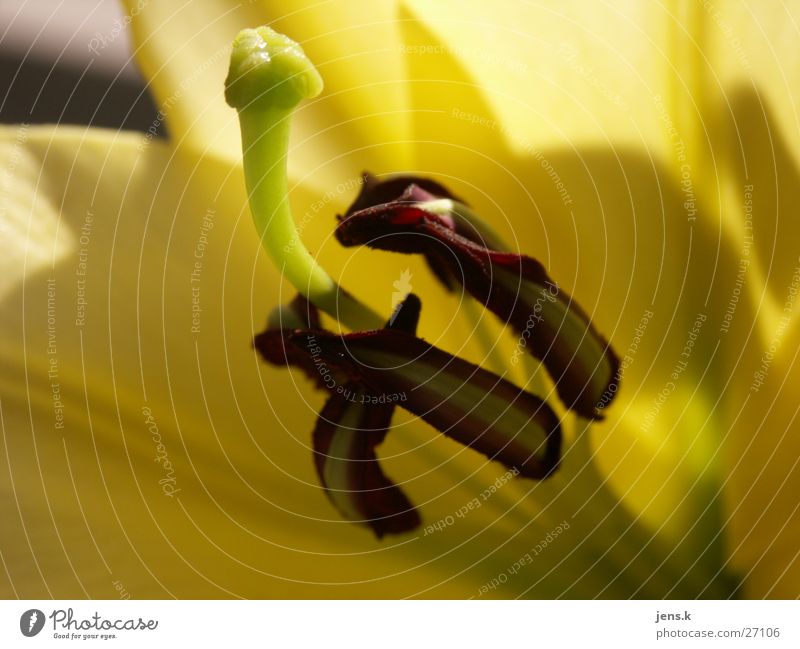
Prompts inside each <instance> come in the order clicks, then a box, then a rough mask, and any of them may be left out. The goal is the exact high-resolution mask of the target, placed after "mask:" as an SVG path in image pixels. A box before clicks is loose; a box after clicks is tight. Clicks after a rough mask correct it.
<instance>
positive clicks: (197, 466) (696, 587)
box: [0, 0, 800, 599]
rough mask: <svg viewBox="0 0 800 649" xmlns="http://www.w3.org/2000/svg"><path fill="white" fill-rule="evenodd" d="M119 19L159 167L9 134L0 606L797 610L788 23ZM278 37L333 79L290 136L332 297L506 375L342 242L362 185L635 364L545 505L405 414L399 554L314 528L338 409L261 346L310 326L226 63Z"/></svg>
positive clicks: (618, 9) (640, 13) (506, 5)
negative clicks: (412, 199) (338, 228)
mask: <svg viewBox="0 0 800 649" xmlns="http://www.w3.org/2000/svg"><path fill="white" fill-rule="evenodd" d="M128 5H129V11H130V12H131V14H134V13H135V14H136V15H135V16H133V22H132V29H133V31H134V36H135V38H136V43H137V45H136V56H137V59H138V61H139V63H140V65H141V67H142V69H143V71H144V72H145V74H146V76H147V77H148V78H149V80H150V83H151V89H152V91H153V93H154V96H155V98H156V103H157V105H158V106H159V107H160V111H161V113H160V114H159V119H165V120H166V123H167V126H168V128H169V132H170V139H169V141H168V142H162V141H159V140H156V139H153V138H151V137H149V136H147V135H144V136H143V135H141V134H133V133H117V132H108V131H102V130H97V129H84V128H77V127H33V126H31V127H26V126H24V125H21V126H17V127H4V128H3V129H2V141H1V142H0V170H2V171H0V183H1V185H0V217H2V223H3V233H4V236H3V240H4V243H5V248H4V254H3V256H2V258H3V261H2V264H3V273H2V275H1V276H0V297H2V300H3V316H2V325H1V328H0V332H1V333H2V335H0V355H1V356H0V358H2V364H3V374H2V379H1V380H2V391H1V392H0V399H1V400H0V407H1V409H0V414H2V430H3V446H2V449H3V454H4V456H5V457H4V460H5V461H4V462H3V466H5V467H6V470H5V471H4V472H3V479H2V480H3V482H2V489H3V498H2V501H1V502H2V518H3V521H4V524H3V527H2V531H1V532H0V551H1V552H2V563H3V568H4V570H3V573H2V574H3V577H2V581H0V583H2V584H3V586H2V588H3V590H2V593H3V594H4V595H6V596H14V595H16V596H20V597H24V598H30V599H35V598H41V597H48V596H53V597H65V598H70V597H81V596H86V597H94V598H105V597H109V598H110V597H115V596H117V595H118V594H119V593H120V592H123V591H124V592H125V593H129V594H130V595H131V596H132V597H166V596H175V597H186V598H188V597H410V596H424V597H472V596H506V597H516V596H527V597H559V596H569V597H595V596H601V597H602V596H605V597H611V596H617V597H628V596H642V597H643V596H648V595H653V596H665V595H666V596H670V595H683V596H703V595H706V596H707V595H719V594H720V593H721V592H724V589H721V587H720V585H719V584H718V583H717V582H716V581H714V582H713V583H712V581H713V580H712V578H713V576H714V573H715V572H716V571H717V570H718V569H719V568H722V567H723V566H724V568H725V572H726V573H727V574H729V575H735V576H736V577H737V578H739V579H741V580H742V583H743V591H742V593H740V594H743V595H745V596H750V597H796V596H798V594H800V593H798V591H797V583H800V564H798V561H797V550H796V548H797V547H798V541H800V538H798V537H799V536H800V522H798V514H797V512H798V505H799V504H800V500H798V496H797V494H798V493H800V484H798V483H800V478H799V477H798V472H797V470H796V465H797V457H798V450H800V438H799V437H798V426H797V424H796V423H795V415H796V409H797V406H796V405H795V404H796V398H795V395H794V389H793V385H794V384H796V381H797V378H798V369H797V364H796V362H795V358H796V353H795V350H796V349H797V344H798V342H799V341H798V336H799V334H798V328H797V326H796V318H795V311H796V308H797V305H796V299H795V297H796V292H797V289H798V283H799V282H800V270H798V267H800V260H798V254H799V251H798V248H797V245H796V243H795V241H796V228H794V226H793V222H792V219H793V213H792V211H791V210H792V207H793V198H794V195H793V194H794V192H795V189H794V188H795V187H796V186H797V174H796V165H797V162H798V161H797V160H796V153H794V152H795V151H798V150H800V148H798V144H800V129H798V127H797V120H796V114H795V111H796V97H795V94H796V92H797V91H796V90H795V87H794V85H793V84H792V83H791V79H793V78H794V76H796V72H797V66H798V58H797V56H796V54H795V52H794V48H795V43H796V24H797V19H798V18H800V16H798V14H800V10H798V9H797V8H794V9H791V10H790V9H789V8H786V7H781V8H780V9H774V8H771V7H768V6H766V4H765V3H762V4H756V3H751V5H750V6H741V5H740V4H735V3H732V2H730V3H729V2H722V1H721V0H720V2H718V3H710V2H704V3H700V2H689V1H688V0H687V1H682V2H678V1H676V2H672V3H668V4H667V5H666V6H661V5H653V4H646V5H645V4H642V3H636V2H624V1H622V0H620V1H619V2H616V3H614V4H613V5H612V6H607V5H598V6H594V5H592V4H590V3H575V4H574V5H569V6H566V7H565V6H562V5H563V3H556V2H553V3H544V4H542V3H539V4H537V5H535V6H530V5H526V4H523V3H516V2H503V3H500V4H497V3H492V4H491V5H489V6H487V4H486V3H485V2H477V1H476V2H472V1H470V2H456V1H455V0H452V1H449V0H446V1H441V2H437V3H423V2H416V1H409V2H406V3H403V4H402V5H400V4H396V3H394V2H389V1H385V2H361V1H358V2H351V3H346V5H345V6H346V8H344V7H343V5H344V3H334V2H327V3H307V6H306V3H303V4H302V5H298V4H297V3H292V4H291V6H290V5H289V3H278V2H248V3H235V2H229V1H225V0H216V1H211V0H204V1H203V2H200V1H199V0H196V1H194V2H189V3H186V4H185V5H183V6H181V7H180V8H176V7H175V6H169V5H168V3H155V2H153V3H148V4H147V5H146V6H145V7H144V8H143V9H142V10H141V11H139V9H138V7H139V3H138V2H137V1H136V0H130V2H129V3H128ZM264 23H268V24H270V25H271V26H272V27H273V28H275V29H276V30H278V31H280V32H283V33H286V34H289V35H290V36H291V37H292V38H293V39H295V40H296V41H298V42H300V43H301V44H302V45H303V47H304V49H305V51H306V53H307V54H308V55H309V57H310V58H311V60H312V61H314V63H315V64H316V65H317V67H318V69H319V71H320V72H321V74H322V76H323V77H324V79H325V83H326V90H325V92H324V93H323V94H322V95H321V96H320V97H319V98H317V99H315V100H313V101H311V102H307V103H305V104H303V105H301V107H300V108H299V109H298V111H297V114H296V116H295V122H294V128H293V136H292V144H291V147H290V153H289V164H290V175H291V179H292V183H291V187H290V190H291V191H290V199H291V202H292V206H293V209H294V213H295V215H296V217H297V218H298V225H299V228H300V230H301V234H302V238H303V241H304V242H305V243H306V245H307V246H308V247H309V248H310V249H311V250H313V251H314V252H315V253H317V254H318V256H319V258H320V259H321V261H322V262H323V264H324V266H325V267H326V268H327V269H328V270H330V271H332V272H333V274H334V275H335V276H336V279H337V280H339V281H340V283H341V284H342V285H343V286H345V287H347V288H348V289H350V290H351V291H352V292H354V293H357V294H358V297H360V298H362V299H364V300H365V301H367V302H368V303H369V304H370V306H371V307H373V308H374V309H375V310H376V311H377V312H379V313H387V312H388V311H389V310H390V309H391V304H392V300H393V299H394V298H393V297H392V293H393V283H394V282H395V281H396V280H398V278H400V277H403V276H404V275H403V272H404V271H406V270H407V269H408V272H409V273H410V277H411V278H412V280H411V281H412V282H413V284H414V290H415V292H419V293H420V294H423V295H426V296H435V298H433V299H432V298H428V299H427V301H426V304H428V305H429V307H428V309H427V311H426V312H425V316H424V317H423V319H422V321H421V323H420V334H421V335H423V336H424V337H425V338H426V339H427V340H429V341H431V342H434V343H435V344H437V345H439V346H441V347H444V348H446V349H448V350H449V351H452V352H453V353H458V354H459V355H462V356H466V357H467V358H469V359H470V360H473V361H475V362H478V361H480V360H482V359H483V357H484V356H485V355H486V350H485V349H484V347H482V345H481V343H480V342H479V338H480V336H478V335H477V333H476V332H474V331H473V329H474V328H476V325H475V321H476V320H478V319H479V318H480V319H481V322H482V324H481V325H480V327H482V328H483V329H482V331H483V332H484V333H485V330H486V329H488V336H487V337H488V338H489V340H492V341H493V340H498V339H499V340H501V342H500V343H499V345H498V349H497V350H496V351H495V354H494V356H495V357H496V358H497V359H500V363H501V364H502V362H503V359H508V358H511V357H512V355H513V353H514V345H515V340H514V336H513V335H510V336H505V337H503V338H500V329H499V327H497V326H496V325H495V324H494V321H489V316H488V315H487V316H484V317H481V316H482V314H477V315H475V316H474V317H472V318H465V317H464V316H463V315H459V299H458V297H457V296H456V297H453V296H450V295H447V294H445V293H444V292H443V291H442V290H441V289H440V288H439V287H437V285H436V284H435V282H434V281H433V280H432V279H430V278H429V277H427V276H426V272H425V268H424V265H423V262H422V261H421V260H417V259H413V260H411V261H409V259H408V258H405V257H396V258H395V257H388V256H381V257H380V262H379V264H380V265H376V255H377V254H378V253H374V252H370V251H368V250H362V249H357V250H355V251H353V250H350V249H348V250H343V249H341V248H339V247H338V245H336V243H335V242H334V241H333V239H332V237H331V236H330V235H331V232H332V229H333V223H334V221H333V217H334V215H335V214H337V213H342V212H343V211H344V209H345V208H346V207H347V205H348V204H349V202H350V201H351V200H352V199H353V197H354V196H355V194H356V193H357V190H358V183H359V179H360V178H361V172H362V171H363V170H364V169H367V170H369V171H371V172H373V173H376V174H386V173H396V172H413V173H415V174H419V175H427V176H432V177H435V178H437V179H438V180H440V181H442V182H445V183H446V184H447V185H448V187H449V188H450V189H452V190H453V192H454V193H456V194H458V195H461V196H466V197H468V198H469V201H470V203H471V204H472V205H473V207H474V208H475V210H476V211H477V212H479V213H481V214H482V215H484V216H486V217H487V218H489V219H490V220H491V222H492V224H493V225H494V226H495V228H496V229H497V230H499V231H500V233H501V234H502V235H503V236H504V238H506V239H507V240H509V241H511V242H513V244H514V246H515V247H518V249H519V250H523V251H528V252H532V253H533V254H535V255H536V256H537V257H538V258H539V259H541V260H542V262H543V263H544V264H545V265H546V266H547V267H548V269H549V270H550V271H551V273H552V275H553V276H555V277H558V278H559V280H560V282H561V283H562V284H563V286H564V287H565V288H566V289H567V290H568V292H569V293H570V294H571V295H574V296H575V297H576V298H577V299H578V300H579V301H580V302H581V304H582V305H583V307H584V308H585V309H586V311H587V312H589V313H590V314H591V316H592V319H593V321H594V322H595V323H596V325H597V327H598V328H599V329H600V330H601V331H602V332H603V333H604V335H605V336H607V337H608V338H609V339H610V340H611V341H612V343H613V345H614V347H615V349H616V350H617V351H618V352H619V354H620V356H621V357H623V359H624V361H623V366H624V368H625V369H624V371H623V377H622V383H621V389H620V393H619V394H618V395H617V398H616V400H615V402H614V404H613V405H612V406H611V407H610V408H609V409H608V412H607V418H606V419H605V420H604V421H603V422H599V423H593V424H592V425H591V427H590V428H589V429H588V431H586V433H585V434H582V435H578V434H576V430H577V428H578V427H577V425H576V422H574V421H572V420H570V421H572V426H571V427H572V429H573V430H572V432H571V444H570V446H569V449H568V451H567V452H566V453H565V456H564V459H563V463H562V468H561V470H560V471H559V473H558V474H557V475H556V476H555V477H553V478H551V479H549V480H547V481H543V482H529V481H524V480H507V479H504V478H505V474H504V469H503V468H502V467H500V466H499V465H495V464H492V463H486V462H485V459H484V458H482V457H481V456H478V455H477V454H475V453H473V452H471V451H469V450H467V449H463V448H462V447H460V446H458V445H456V444H454V443H452V442H450V441H448V440H447V439H445V438H442V437H439V436H434V435H432V434H431V431H430V429H428V428H427V427H426V426H425V425H422V424H419V423H416V422H414V421H413V418H411V417H409V416H406V417H405V419H403V420H402V421H401V422H400V423H399V425H397V426H396V427H395V429H393V431H392V435H390V436H389V437H387V440H386V442H385V444H384V445H383V446H382V447H381V449H380V452H381V456H382V458H383V459H384V462H385V466H386V468H387V472H389V473H390V474H391V475H392V477H393V479H394V480H395V481H396V482H398V483H402V484H403V488H404V489H405V490H406V491H407V492H408V493H409V494H410V496H411V497H412V500H413V501H414V502H416V503H418V504H419V505H420V511H421V513H422V516H423V526H424V527H423V528H421V529H420V531H419V533H418V534H411V535H407V536H399V537H390V538H389V539H388V540H387V539H384V540H383V541H377V540H376V539H375V538H374V537H373V535H371V534H370V533H369V532H368V531H367V530H365V529H364V528H362V527H358V526H354V525H352V524H350V523H348V522H346V521H343V520H341V519H340V517H339V516H338V515H337V513H336V512H335V510H334V509H333V508H332V507H331V505H330V503H329V501H328V500H327V499H326V498H325V495H324V493H323V491H322V490H321V489H320V487H319V486H318V484H317V480H316V476H315V473H314V467H313V462H312V461H311V459H310V458H311V454H310V449H309V445H310V439H309V431H310V430H311V427H312V425H313V421H314V420H315V418H316V413H317V411H318V409H319V407H320V405H321V403H322V396H321V395H320V394H317V393H313V392H312V391H311V389H310V383H309V382H308V381H306V380H305V379H304V378H302V377H301V376H300V375H299V374H291V375H290V374H288V373H285V372H284V371H281V370H278V369H275V368H271V367H265V366H263V365H262V364H260V362H259V361H258V359H257V357H256V354H255V352H254V350H253V349H252V347H251V344H250V342H251V340H252V337H253V334H254V333H255V332H257V331H259V330H260V329H261V328H263V324H264V319H265V316H266V314H267V313H268V312H269V310H270V309H271V308H273V307H274V306H275V305H277V304H279V303H283V302H286V301H287V300H288V299H289V298H290V297H291V295H290V289H289V287H287V286H286V285H285V284H284V283H282V281H281V278H280V274H279V272H278V271H277V270H275V269H274V268H272V267H271V265H270V264H269V263H268V262H267V260H266V259H265V258H264V255H263V253H262V251H261V247H260V241H259V238H258V236H257V235H256V233H255V231H254V229H253V226H252V222H251V219H250V214H249V211H248V206H247V196H246V195H245V191H244V180H243V175H242V172H241V168H240V158H241V149H240V140H239V135H238V124H237V119H236V113H235V111H233V110H231V109H230V108H228V107H227V106H226V104H225V102H224V98H223V81H224V79H225V73H226V70H227V65H228V57H229V54H230V43H231V41H232V39H233V37H234V36H235V35H236V34H237V33H238V31H239V30H240V29H242V28H244V27H252V26H255V25H259V24H264ZM405 276H406V277H408V275H405ZM434 305H435V306H434ZM515 371H516V372H517V376H516V378H517V379H518V380H519V381H520V382H523V381H525V380H527V379H526V378H525V376H524V375H523V374H522V372H521V369H517V370H515ZM547 387H548V386H547V385H546V384H542V385H540V389H542V388H547ZM595 467H599V472H598V471H596V470H595ZM493 485H497V486H495V488H494V489H493V490H490V491H489V492H488V495H486V496H485V498H484V494H487V488H489V487H491V486H493ZM475 502H477V503H478V504H477V505H474V504H473V503H475ZM470 504H473V506H472V507H469V505H470ZM450 521H453V522H452V523H450ZM429 529H432V531H428V530H429ZM426 532H427V533H426ZM526 557H527V558H526ZM528 558H529V559H530V560H528ZM664 559H666V561H665V562H664V563H663V565H661V562H662V561H663V560H664Z"/></svg>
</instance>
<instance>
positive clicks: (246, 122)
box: [225, 27, 383, 329]
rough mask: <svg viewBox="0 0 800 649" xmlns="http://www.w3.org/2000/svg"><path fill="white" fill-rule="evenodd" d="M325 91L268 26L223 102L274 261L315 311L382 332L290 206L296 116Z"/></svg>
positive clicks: (232, 74) (245, 34) (255, 37)
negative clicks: (307, 240) (320, 255)
mask: <svg viewBox="0 0 800 649" xmlns="http://www.w3.org/2000/svg"><path fill="white" fill-rule="evenodd" d="M321 91H322V78H321V77H320V75H319V72H317V69H316V68H315V67H314V65H313V64H312V63H311V61H309V59H308V58H307V57H306V55H305V54H304V53H303V50H302V48H301V47H300V46H299V45H298V44H297V43H295V42H294V41H292V40H291V39H289V38H288V37H286V36H284V35H282V34H278V33H277V32H275V31H273V30H272V29H270V28H269V27H259V28H257V29H245V30H244V31H242V32H241V33H240V34H239V35H238V36H237V37H236V39H235V40H234V43H233V52H232V54H231V65H230V69H229V71H228V78H227V79H226V81H225V99H226V100H227V102H228V104H229V105H230V106H231V107H233V108H235V109H236V110H237V111H238V113H239V125H240V128H241V134H242V150H243V155H244V174H245V183H246V185H247V192H248V196H249V200H250V211H251V212H252V215H253V221H254V223H255V226H256V229H257V231H258V233H259V235H260V236H261V242H262V244H263V246H264V248H265V249H266V251H267V252H268V253H269V255H270V257H271V259H272V261H273V262H274V263H275V264H276V266H277V267H278V269H279V270H280V271H281V272H282V273H283V274H284V276H285V277H286V279H288V280H289V281H290V282H291V283H292V284H293V285H294V287H295V288H296V289H297V290H298V291H299V292H300V293H301V294H303V295H304V296H306V297H307V298H308V299H309V301H311V302H312V303H313V304H315V305H316V306H317V307H319V308H320V309H322V310H323V311H325V312H326V313H328V314H329V315H332V316H334V317H335V318H336V319H337V320H339V321H340V322H342V323H343V324H344V325H346V326H348V327H350V328H352V329H377V328H380V327H381V325H382V322H383V319H382V318H381V317H380V316H378V315H377V314H375V313H374V312H373V311H372V310H370V309H369V308H368V307H366V306H365V305H364V304H362V303H361V302H359V301H358V300H356V299H355V298H354V297H352V296H351V295H350V294H349V293H347V292H346V291H344V290H343V289H341V288H340V287H339V285H338V284H337V283H336V281H335V280H334V279H333V278H332V277H331V276H330V275H329V274H328V273H327V272H326V271H325V269H324V268H323V267H322V266H321V265H320V264H319V263H318V262H317V260H316V259H315V258H314V257H313V256H312V255H311V253H310V252H309V251H308V250H307V249H306V247H305V246H304V245H303V243H302V241H301V240H300V236H299V233H298V231H297V227H296V226H295V223H294V219H293V218H292V211H291V207H290V205H289V184H288V180H287V153H288V150H289V132H290V125H291V118H292V114H293V112H294V110H295V108H296V107H297V105H298V104H299V103H300V102H301V101H302V100H304V99H311V98H313V97H315V96H317V95H318V94H319V93H320V92H321Z"/></svg>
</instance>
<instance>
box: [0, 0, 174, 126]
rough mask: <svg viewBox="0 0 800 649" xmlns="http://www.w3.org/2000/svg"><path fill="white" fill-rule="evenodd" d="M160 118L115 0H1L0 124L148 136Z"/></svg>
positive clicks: (121, 12) (162, 0) (122, 14)
mask: <svg viewBox="0 0 800 649" xmlns="http://www.w3.org/2000/svg"><path fill="white" fill-rule="evenodd" d="M158 1H161V2H164V1H168V0H158ZM155 118H156V109H155V107H154V105H153V102H152V100H151V99H150V96H149V94H148V92H147V89H146V85H145V81H144V80H143V79H142V77H141V75H140V74H139V71H138V70H137V68H136V65H135V63H134V62H133V60H132V58H131V43H130V34H129V30H128V29H127V28H126V26H125V18H124V13H123V10H122V8H121V6H120V5H119V3H118V2H116V0H0V123H18V122H27V123H30V124H42V123H64V124H91V125H92V126H101V127H108V128H125V129H129V130H141V131H145V130H147V129H148V127H150V125H151V124H153V122H154V120H155Z"/></svg>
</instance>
